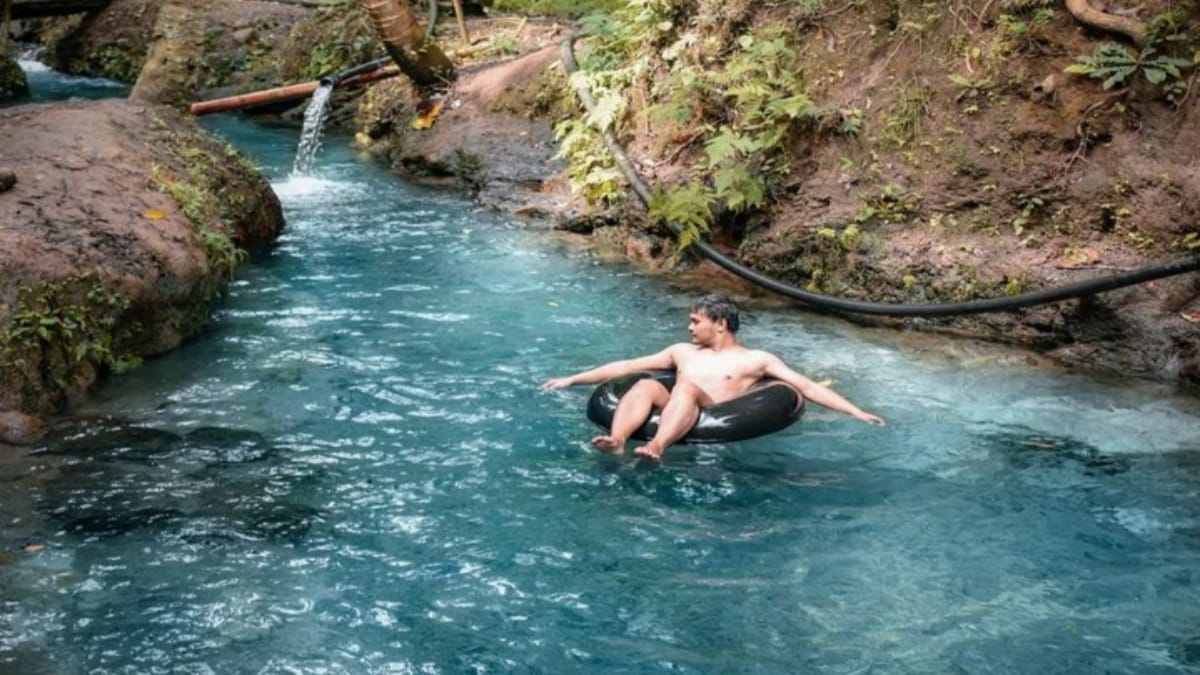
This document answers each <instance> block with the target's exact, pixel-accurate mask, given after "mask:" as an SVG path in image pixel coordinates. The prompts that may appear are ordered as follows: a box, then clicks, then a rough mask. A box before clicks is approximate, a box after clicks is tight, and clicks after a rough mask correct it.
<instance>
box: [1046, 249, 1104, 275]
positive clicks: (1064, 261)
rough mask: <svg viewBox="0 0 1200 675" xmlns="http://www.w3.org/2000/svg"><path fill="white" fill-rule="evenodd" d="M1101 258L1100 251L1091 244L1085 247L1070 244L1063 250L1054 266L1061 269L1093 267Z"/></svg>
mask: <svg viewBox="0 0 1200 675" xmlns="http://www.w3.org/2000/svg"><path fill="white" fill-rule="evenodd" d="M1100 260H1101V257H1100V252H1099V251H1097V250H1096V249H1094V248H1092V247H1091V246H1084V247H1083V248H1075V247H1074V246H1068V247H1067V248H1066V249H1064V250H1063V253H1062V255H1061V256H1059V258H1058V260H1056V261H1054V266H1055V267H1057V268H1058V269H1060V270H1077V269H1080V268H1082V267H1091V266H1092V265H1095V264H1097V263H1099V262H1100Z"/></svg>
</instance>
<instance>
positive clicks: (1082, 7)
mask: <svg viewBox="0 0 1200 675" xmlns="http://www.w3.org/2000/svg"><path fill="white" fill-rule="evenodd" d="M1067 11H1068V12H1070V13H1071V16H1073V17H1075V19H1076V20H1077V21H1079V22H1080V23H1082V24H1084V25H1085V26H1091V27H1092V28H1098V29H1100V30H1106V31H1109V32H1112V33H1120V34H1122V35H1124V36H1126V37H1128V38H1129V39H1130V40H1133V44H1135V45H1137V46H1139V47H1140V46H1142V44H1143V43H1144V42H1145V41H1146V26H1145V25H1143V24H1142V22H1141V21H1137V20H1136V19H1130V18H1129V17H1125V16H1116V15H1115V14H1108V13H1106V12H1101V11H1100V10H1098V9H1096V8H1095V7H1092V5H1091V4H1090V3H1089V2H1088V0H1067Z"/></svg>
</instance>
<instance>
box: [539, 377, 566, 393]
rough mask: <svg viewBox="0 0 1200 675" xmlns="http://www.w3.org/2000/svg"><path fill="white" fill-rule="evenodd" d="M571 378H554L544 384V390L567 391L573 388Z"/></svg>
mask: <svg viewBox="0 0 1200 675" xmlns="http://www.w3.org/2000/svg"><path fill="white" fill-rule="evenodd" d="M571 384H572V382H571V378H569V377H552V378H550V379H549V380H546V381H545V382H543V383H542V389H543V390H545V391H554V390H555V389H565V388H567V387H569V386H571Z"/></svg>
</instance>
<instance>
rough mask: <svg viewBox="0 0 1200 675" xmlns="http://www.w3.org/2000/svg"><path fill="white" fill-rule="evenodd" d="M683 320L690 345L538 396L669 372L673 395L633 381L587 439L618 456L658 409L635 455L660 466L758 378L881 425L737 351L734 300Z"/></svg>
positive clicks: (559, 384) (557, 381)
mask: <svg viewBox="0 0 1200 675" xmlns="http://www.w3.org/2000/svg"><path fill="white" fill-rule="evenodd" d="M688 318H689V320H688V332H689V333H691V335H692V341H691V344H684V343H679V344H674V345H671V346H670V347H667V348H666V349H664V350H662V351H661V352H658V353H657V354H651V355H649V356H642V357H638V358H634V359H626V360H623V361H613V362H612V363H608V364H605V365H603V366H600V367H598V368H593V369H591V370H586V371H583V372H581V373H576V374H574V375H571V376H569V377H560V378H553V379H550V380H547V381H546V382H545V383H544V384H543V385H542V388H543V389H546V390H551V389H561V388H563V387H569V386H572V385H576V384H597V383H600V382H604V381H606V380H609V379H612V378H614V377H619V376H621V375H627V374H629V373H634V372H637V371H640V370H671V369H674V370H675V387H674V388H672V389H671V390H670V391H668V390H667V388H666V387H664V386H663V385H662V383H660V382H658V381H656V380H653V379H644V380H639V381H638V382H637V384H635V385H634V386H633V387H632V388H631V389H630V390H629V392H628V393H626V394H625V396H624V397H623V398H622V399H621V401H620V403H618V404H617V410H616V412H615V413H614V414H613V423H612V430H611V431H610V432H609V434H608V435H607V436H597V437H595V438H593V439H592V445H594V446H596V448H597V449H599V450H602V451H604V452H614V453H621V452H624V451H625V442H626V441H627V440H628V439H629V436H630V434H632V433H633V432H635V431H637V430H638V428H639V427H641V426H642V424H644V423H645V422H646V419H647V418H649V416H650V413H651V411H652V410H653V409H654V408H661V409H662V414H661V416H660V418H659V423H658V432H657V433H656V434H655V435H654V438H653V439H651V440H650V442H649V443H647V444H646V445H644V446H642V447H640V448H637V449H635V450H634V452H635V453H636V454H637V455H639V456H642V457H647V458H650V459H658V458H659V457H661V456H662V453H663V451H664V450H666V449H667V446H669V445H671V444H672V443H674V442H675V441H678V440H679V439H680V438H683V436H684V434H686V433H687V432H688V431H689V430H690V429H691V428H692V426H693V425H695V424H696V420H697V419H699V417H700V408H702V407H705V406H710V405H713V404H716V403H722V402H724V401H728V400H730V399H732V398H736V397H737V396H740V395H741V394H743V393H745V392H746V391H747V390H748V389H749V388H750V386H751V385H752V384H754V383H755V382H757V381H758V380H760V379H761V378H763V377H773V378H775V379H777V380H782V381H783V382H785V383H787V384H788V385H790V386H791V387H793V388H795V389H796V391H798V392H799V393H800V395H801V396H803V397H804V398H805V399H808V400H809V401H812V402H813V403H817V404H819V405H823V406H825V407H827V408H830V409H832V410H836V411H838V412H842V413H846V414H847V415H852V416H853V417H855V418H857V419H859V420H862V421H863V422H868V423H870V424H877V425H880V426H884V425H885V424H886V422H884V420H883V418H882V417H879V416H877V415H872V414H870V413H867V412H864V411H862V410H861V409H859V408H858V406H856V405H854V404H853V403H851V402H850V401H848V400H846V399H845V398H843V397H842V396H841V395H839V394H838V393H836V392H834V391H833V390H831V389H829V388H828V387H824V386H822V385H820V384H817V383H816V382H813V381H812V380H809V379H808V378H806V377H804V376H803V375H800V374H799V373H797V372H796V371H794V370H792V369H791V368H789V367H788V366H787V364H785V363H784V362H783V360H782V359H780V358H779V357H778V356H775V355H774V354H771V353H769V352H765V351H761V350H757V349H747V348H746V347H743V346H742V345H741V344H739V343H738V341H737V337H736V335H737V330H738V326H739V325H740V323H741V321H740V319H739V317H738V308H737V305H736V304H734V302H733V300H730V299H729V298H727V297H725V296H723V295H718V294H711V295H706V296H704V297H702V298H700V299H699V300H698V301H697V302H696V304H694V305H692V308H691V312H690V313H689V317H688Z"/></svg>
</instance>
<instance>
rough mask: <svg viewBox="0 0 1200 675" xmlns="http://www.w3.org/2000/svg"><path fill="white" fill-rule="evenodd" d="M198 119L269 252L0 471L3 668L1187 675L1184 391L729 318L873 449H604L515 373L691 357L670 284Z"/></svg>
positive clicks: (371, 166) (230, 121)
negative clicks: (643, 356) (209, 307)
mask: <svg viewBox="0 0 1200 675" xmlns="http://www.w3.org/2000/svg"><path fill="white" fill-rule="evenodd" d="M107 95H113V93H112V92H111V91H110V92H109V93H108V94H107ZM118 95H119V93H118ZM204 125H205V126H206V127H207V128H209V129H210V130H212V131H214V132H216V133H218V134H220V135H222V136H224V137H225V138H226V139H228V140H229V141H230V142H231V143H233V144H234V145H235V146H237V147H238V148H240V149H241V150H242V151H244V152H245V153H247V154H248V155H249V156H251V157H252V158H253V159H254V161H256V162H257V163H258V164H259V165H260V166H261V167H262V169H263V171H264V172H265V173H266V174H267V175H268V176H270V177H272V180H273V185H274V187H275V189H276V191H277V192H278V194H279V196H280V198H281V199H282V201H283V204H284V208H285V212H286V216H287V228H286V231H285V233H284V234H283V236H282V239H281V240H280V242H279V245H278V246H277V247H276V248H275V249H274V250H273V251H272V252H271V253H270V254H268V255H266V256H263V257H261V258H260V259H257V260H254V261H251V262H249V263H247V264H245V265H244V266H243V267H242V268H240V269H239V271H238V275H237V278H236V280H235V282H234V283H233V286H232V288H231V292H230V294H229V296H228V298H227V299H226V300H225V301H224V302H223V303H222V304H221V305H220V307H219V308H218V309H217V311H216V313H215V320H214V322H213V325H212V327H211V329H210V330H208V331H207V332H205V333H204V334H203V335H202V336H200V337H198V338H196V339H193V340H192V341H190V342H189V343H188V344H186V345H185V346H184V347H183V348H181V349H179V350H177V351H175V352H173V353H171V354H169V355H166V356H164V357H161V358H158V359H154V360H151V361H149V362H147V363H146V364H144V365H143V366H142V367H140V368H138V369H136V370H134V371H132V372H130V373H128V374H125V375H122V376H119V377H111V378H109V379H108V380H107V381H106V383H105V384H104V386H103V387H101V388H100V390H99V391H98V392H97V394H96V395H95V397H94V398H93V399H92V400H90V401H89V402H88V403H86V404H85V405H84V406H82V407H81V408H80V409H78V410H76V411H74V414H73V417H72V421H71V422H69V423H66V424H65V425H64V426H63V427H61V428H60V429H59V430H58V431H57V432H55V434H54V435H53V437H52V440H50V441H47V442H46V443H44V444H42V445H40V446H37V447H34V448H28V449H25V450H24V451H23V452H21V453H18V454H16V455H12V454H9V455H5V456H4V457H3V460H2V461H0V671H3V672H18V673H131V674H132V673H139V674H140V673H462V672H529V673H567V672H609V671H613V672H674V673H680V672H683V673H723V672H752V673H806V672H822V673H826V672H827V673H866V672H872V673H941V672H968V673H1087V672H1093V673H1094V672H1108V673H1197V672H1200V401H1197V400H1196V399H1195V398H1188V397H1183V396H1178V395H1175V394H1173V393H1172V392H1171V390H1170V389H1169V388H1167V387H1164V386H1161V385H1155V384H1151V383H1145V382H1139V381H1132V380H1100V379H1097V378H1088V377H1083V376H1078V375H1071V374H1065V373H1062V372H1057V371H1053V370H1049V369H1046V368H1039V367H1035V366H1033V365H1030V364H1029V363H1028V359H1027V358H1026V356H1025V355H1022V354H1020V353H1014V352H1010V351H1006V350H1004V349H1001V348H996V347H990V346H985V345H979V344H975V343H970V342H961V341H960V342H952V341H950V340H946V339H942V338H925V339H919V340H918V339H910V338H904V337H903V336H901V335H899V334H895V333H890V332H887V331H882V330H874V331H872V330H864V329H860V328H855V327H853V326H850V325H848V324H846V323H844V322H840V321H836V320H833V319H827V318H820V317H814V316H812V315H809V314H806V313H804V312H802V311H800V310H798V309H795V308H788V307H783V306H778V305H773V306H761V307H760V306H751V307H749V308H748V309H747V311H746V317H745V321H744V326H743V329H742V331H741V336H742V338H743V340H744V341H745V342H746V343H747V344H749V345H751V346H755V347H763V348H767V349H771V350H772V351H775V352H777V353H779V354H780V355H781V356H783V357H784V358H785V359H786V360H787V361H788V362H789V363H791V364H792V365H793V366H795V367H796V368H797V369H798V370H800V371H802V372H804V373H806V374H808V375H809V376H811V377H813V378H814V379H821V380H824V379H829V380H831V381H832V382H833V386H834V387H835V388H836V389H838V390H839V391H840V392H842V393H843V394H845V395H846V396H847V397H849V398H851V399H852V400H854V401H855V402H857V403H859V404H860V405H861V406H862V407H864V408H866V409H868V410H871V411H874V412H878V413H879V414H881V415H884V416H885V417H887V418H888V420H889V422H890V426H889V427H887V428H886V429H878V428H874V427H870V426H868V425H865V424H861V423H858V422H856V421H854V420H852V419H850V418H848V417H844V416H841V415H838V414H835V413H832V412H830V411H827V410H823V409H819V408H817V407H815V406H811V407H810V410H809V411H808V412H807V413H806V415H805V417H804V419H803V420H802V421H801V422H800V423H799V424H797V425H795V426H793V427H791V428H789V429H787V430H785V431H784V432H781V433H778V434H775V435H773V436H769V437H765V438H761V439H756V440H753V441H748V442H744V443H738V444H729V445H715V446H686V447H676V448H673V449H671V450H670V451H669V452H668V453H667V455H666V457H665V459H664V461H662V462H661V464H652V463H647V462H640V461H636V460H634V459H632V458H627V457H626V458H620V457H610V456H606V455H601V454H599V453H597V452H595V451H593V450H592V449H591V447H590V445H589V439H590V437H591V436H592V435H594V434H595V433H596V430H595V429H594V428H593V427H592V426H591V425H590V424H589V422H588V421H587V420H586V419H585V417H584V415H583V410H584V403H585V401H586V397H587V395H588V391H587V388H586V387H579V388H575V389H570V390H565V391H559V392H543V391H541V390H540V387H539V385H540V383H541V382H542V381H543V380H545V379H546V378H548V377H552V376H559V375H565V374H568V373H570V372H574V371H576V370H579V369H582V368H585V367H589V366H592V365H596V364H598V363H601V362H604V361H607V360H611V359H615V358H622V357H625V356H629V355H633V354H638V353H647V352H650V351H657V350H658V349H660V348H662V347H663V346H664V345H666V344H668V343H670V342H672V341H682V340H686V338H687V334H686V330H685V326H686V320H687V319H686V314H687V309H688V307H689V305H690V303H691V302H692V300H693V299H694V296H693V294H692V293H690V292H684V291H680V290H677V289H675V288H673V287H672V286H671V285H670V284H669V283H667V282H666V281H664V280H662V279H658V278H652V277H646V276H642V275H639V274H638V273H636V272H634V271H632V270H630V269H628V268H626V267H623V266H620V265H616V264H611V263H606V262H603V261H601V260H599V259H597V258H596V257H595V256H594V255H592V254H591V253H589V252H587V251H584V250H580V249H578V248H576V247H573V246H570V245H567V244H565V243H564V242H563V241H562V240H561V239H560V238H558V237H557V236H555V235H553V234H551V233H547V232H546V231H544V230H540V229H538V228H530V227H529V226H527V225H522V224H519V223H515V222H513V221H512V220H510V219H507V218H505V217H503V216H500V215H496V214H494V213H491V212H489V211H487V210H483V209H481V208H479V207H477V206H476V205H473V204H472V203H471V202H469V201H468V200H466V199H465V198H463V197H461V196H459V195H456V194H452V193H445V192H435V191H430V190H427V189H423V188H418V187H415V186H411V185H408V184H405V183H403V182H401V181H399V180H398V179H397V178H395V177H394V176H392V175H390V174H389V173H388V172H387V171H386V170H385V169H384V168H383V167H380V166H379V165H377V164H376V163H372V162H371V161H368V160H365V159H362V158H359V157H356V156H355V155H354V154H353V153H352V152H351V151H350V150H349V149H348V147H349V139H348V138H346V137H344V136H338V135H336V134H334V135H333V136H332V137H330V138H327V140H326V142H325V145H326V148H325V150H323V151H322V153H321V155H320V157H319V159H318V161H317V163H316V167H315V169H314V171H313V173H312V174H311V175H309V176H305V177H292V176H290V169H291V167H292V162H293V159H294V154H295V149H296V142H297V130H296V129H295V128H292V127H284V126H273V125H267V124H261V123H255V122H251V121H247V120H245V119H243V118H239V117H235V116H231V115H222V116H217V117H214V118H206V119H205V120H204ZM28 543H36V544H38V545H44V546H45V548H44V549H41V550H37V552H34V553H30V552H27V551H26V550H25V549H24V547H25V545H26V544H28Z"/></svg>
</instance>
